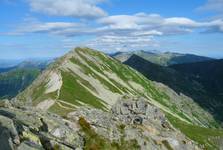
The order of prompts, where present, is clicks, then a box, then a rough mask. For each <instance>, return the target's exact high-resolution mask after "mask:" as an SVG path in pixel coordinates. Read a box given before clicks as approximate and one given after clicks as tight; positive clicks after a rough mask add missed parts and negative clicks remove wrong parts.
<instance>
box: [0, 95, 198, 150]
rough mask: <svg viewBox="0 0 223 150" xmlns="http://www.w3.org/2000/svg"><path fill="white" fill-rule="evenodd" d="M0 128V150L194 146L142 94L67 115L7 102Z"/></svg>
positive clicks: (1, 111) (188, 149) (0, 113)
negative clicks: (104, 107)
mask: <svg viewBox="0 0 223 150" xmlns="http://www.w3.org/2000/svg"><path fill="white" fill-rule="evenodd" d="M0 129H1V130H0V143H1V148H0V149H4V150H15V149H18V150H30V149H33V150H42V149H46V150H51V149H55V150H57V149H62V150H70V149H92V148H96V149H142V150H147V149H164V150H165V149H176V150H178V149H185V150H192V149H198V147H197V146H196V144H195V143H193V142H192V141H191V140H189V139H188V138H186V137H185V136H184V135H183V134H181V133H180V132H179V131H178V130H176V129H174V128H173V127H172V126H171V125H170V123H169V122H168V121H167V119H166V117H165V115H164V113H163V112H162V111H161V110H159V109H158V108H157V107H155V106H153V105H151V104H149V103H148V102H147V101H145V100H144V99H143V98H131V97H124V98H122V99H120V100H118V101H117V103H116V104H115V105H114V106H113V107H112V109H111V111H110V112H104V111H102V110H99V109H93V108H87V107H80V108H78V109H77V110H76V111H74V112H72V113H69V114H68V116H67V118H66V119H64V118H61V117H60V116H58V115H55V114H52V113H48V112H46V111H38V110H37V109H35V108H31V107H25V106H17V105H15V104H11V103H9V102H7V101H6V102H5V104H4V105H3V104H2V105H1V107H0ZM94 139H95V140H94ZM92 140H93V141H92Z"/></svg>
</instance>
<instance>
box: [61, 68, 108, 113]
mask: <svg viewBox="0 0 223 150" xmlns="http://www.w3.org/2000/svg"><path fill="white" fill-rule="evenodd" d="M61 73H62V77H63V85H62V87H61V90H60V97H59V99H62V100H64V101H66V102H69V103H71V104H74V105H81V104H80V102H83V103H85V104H88V105H90V106H93V107H95V108H98V109H103V110H105V109H106V107H105V106H104V104H103V103H102V100H100V99H99V98H97V97H96V96H94V95H93V94H91V93H90V92H89V91H87V90H86V89H85V88H84V87H83V86H82V85H80V83H78V77H75V76H73V75H72V73H69V72H63V71H61Z"/></svg>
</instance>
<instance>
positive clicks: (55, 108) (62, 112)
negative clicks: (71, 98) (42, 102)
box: [48, 103, 74, 118]
mask: <svg viewBox="0 0 223 150" xmlns="http://www.w3.org/2000/svg"><path fill="white" fill-rule="evenodd" d="M48 111H50V112H52V113H55V114H58V115H60V116H61V117H64V118H66V117H67V114H68V113H70V112H72V111H74V109H65V108H62V107H60V106H59V105H58V104H57V103H55V104H54V105H53V106H51V107H50V108H49V110H48Z"/></svg>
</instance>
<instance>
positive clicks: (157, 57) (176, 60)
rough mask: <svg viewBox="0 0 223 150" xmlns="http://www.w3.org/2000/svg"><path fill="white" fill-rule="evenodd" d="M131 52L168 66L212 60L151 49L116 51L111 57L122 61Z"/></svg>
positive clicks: (130, 54)
mask: <svg viewBox="0 0 223 150" xmlns="http://www.w3.org/2000/svg"><path fill="white" fill-rule="evenodd" d="M133 54H135V55H138V56H140V57H142V58H144V59H146V60H148V61H150V62H152V63H155V64H158V65H161V66H169V65H174V64H184V63H190V62H202V61H207V60H212V59H213V58H209V57H205V56H199V55H195V54H181V53H173V52H153V51H143V50H141V51H132V52H117V53H115V54H113V55H111V56H112V57H114V58H116V59H118V60H120V61H121V62H124V61H126V60H128V59H129V58H130V57H131V56H132V55H133Z"/></svg>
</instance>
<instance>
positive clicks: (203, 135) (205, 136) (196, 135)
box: [166, 114, 223, 150]
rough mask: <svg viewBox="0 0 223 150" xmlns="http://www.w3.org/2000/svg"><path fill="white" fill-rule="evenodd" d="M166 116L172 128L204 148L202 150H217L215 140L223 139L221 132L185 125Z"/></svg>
mask: <svg viewBox="0 0 223 150" xmlns="http://www.w3.org/2000/svg"><path fill="white" fill-rule="evenodd" d="M166 116H167V118H168V119H169V121H170V122H171V123H172V125H173V126H174V127H176V128H177V129H179V130H180V131H181V132H182V133H184V134H185V135H186V136H187V137H188V138H190V139H191V140H193V141H195V142H197V143H198V144H199V145H200V146H201V147H204V149H206V150H215V149H216V150H217V149H219V144H218V141H217V140H216V138H219V137H221V138H223V130H218V129H210V128H204V127H200V126H196V125H191V124H187V123H186V122H183V121H181V120H179V119H177V118H175V117H173V116H172V115H170V114H166Z"/></svg>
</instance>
